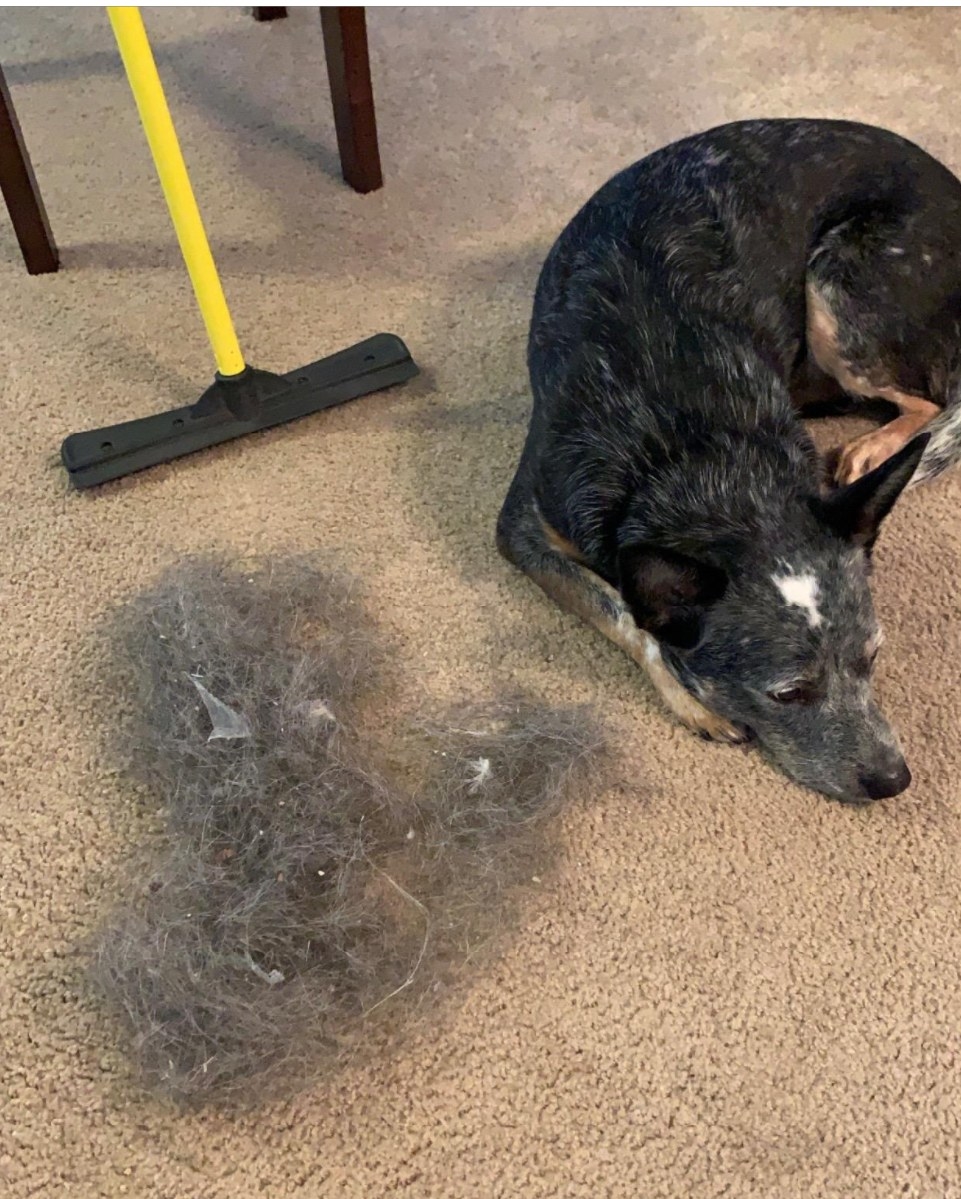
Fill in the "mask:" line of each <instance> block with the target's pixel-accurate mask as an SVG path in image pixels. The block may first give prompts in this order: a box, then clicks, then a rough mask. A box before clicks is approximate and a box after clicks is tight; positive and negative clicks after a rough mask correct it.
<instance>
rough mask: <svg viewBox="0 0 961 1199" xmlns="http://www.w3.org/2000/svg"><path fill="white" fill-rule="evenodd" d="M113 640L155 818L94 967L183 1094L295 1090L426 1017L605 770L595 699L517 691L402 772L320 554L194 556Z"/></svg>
mask: <svg viewBox="0 0 961 1199" xmlns="http://www.w3.org/2000/svg"><path fill="white" fill-rule="evenodd" d="M110 636H111V638H112V640H111V641H109V642H108V644H110V645H112V646H113V647H114V649H115V650H117V651H119V652H118V653H117V655H116V657H115V658H114V662H115V665H116V667H117V682H118V686H119V685H121V683H120V680H121V679H123V680H124V681H123V684H122V685H123V686H124V689H125V690H124V691H123V692H121V693H123V694H126V695H127V696H129V702H128V705H127V707H126V709H125V712H124V714H123V719H122V720H121V721H120V727H119V730H118V732H119V736H117V737H115V738H114V739H113V748H114V750H115V751H117V752H120V753H122V754H123V760H124V763H125V765H126V767H127V770H128V771H129V773H130V774H131V776H132V777H133V778H134V779H136V780H138V781H139V782H140V783H142V784H143V785H144V786H145V787H146V788H148V789H149V793H150V794H151V796H153V797H154V798H155V799H156V801H158V802H159V803H160V804H162V806H163V808H164V810H165V811H166V815H167V830H166V836H165V838H164V844H163V847H162V849H161V851H160V853H159V857H158V860H157V861H156V863H155V865H154V866H153V868H152V870H150V871H149V872H148V873H147V874H146V875H141V877H140V880H139V882H138V883H137V884H136V885H135V886H134V888H132V893H131V894H130V895H129V896H127V897H125V899H124V901H123V902H122V903H121V904H120V905H119V906H118V908H117V909H116V911H115V912H114V913H113V914H112V915H111V916H110V917H109V918H108V920H107V921H106V922H105V923H104V925H103V926H102V928H101V929H100V930H99V932H98V934H97V936H96V938H95V943H94V951H93V959H92V967H91V978H92V981H93V983H94V984H95V986H96V988H97V989H98V990H99V992H100V994H101V995H102V996H103V997H104V998H105V999H106V1000H107V1001H108V1003H109V1005H110V1006H111V1008H112V1009H113V1010H114V1011H116V1012H118V1013H119V1014H120V1015H121V1017H122V1019H123V1021H124V1022H125V1025H126V1028H127V1032H128V1034H129V1036H130V1038H131V1040H132V1046H133V1051H134V1055H135V1057H136V1060H137V1063H138V1065H139V1069H140V1072H141V1074H142V1077H143V1080H144V1083H145V1084H146V1086H147V1087H148V1088H149V1089H151V1090H152V1091H153V1092H154V1093H157V1094H160V1095H163V1096H166V1097H170V1098H172V1099H174V1100H176V1101H178V1102H179V1103H185V1104H193V1103H197V1102H201V1101H212V1100H226V1101H231V1102H234V1103H245V1102H248V1101H250V1100H251V1099H253V1098H257V1099H260V1098H262V1097H263V1096H264V1095H266V1094H268V1093H273V1092H276V1091H284V1092H289V1091H291V1090H293V1089H295V1088H296V1087H298V1086H301V1085H303V1084H305V1083H307V1082H309V1081H310V1080H311V1079H313V1078H315V1077H316V1075H317V1072H318V1070H320V1069H321V1068H322V1067H324V1066H328V1067H329V1066H330V1065H331V1064H332V1063H337V1062H339V1061H341V1060H343V1058H344V1057H345V1056H346V1055H349V1054H353V1053H358V1052H361V1051H362V1050H363V1047H364V1045H365V1044H370V1043H373V1042H374V1040H375V1038H373V1036H372V1034H373V1031H374V1029H375V1028H376V1029H378V1030H379V1031H380V1032H382V1033H384V1034H385V1036H386V1037H387V1039H388V1040H389V1036H390V1034H396V1032H397V1031H398V1030H399V1029H400V1028H401V1027H405V1026H407V1023H408V1022H409V1021H410V1019H411V1018H412V1017H413V1016H414V1014H415V1013H423V1012H425V1011H426V1010H427V1001H428V1000H430V999H431V998H433V997H435V996H436V995H437V994H438V993H439V992H440V991H441V990H442V989H443V987H442V984H443V983H444V982H446V981H447V979H448V976H449V975H450V973H451V972H452V971H454V972H456V971H457V969H458V968H460V967H461V966H462V965H463V963H464V962H465V960H466V959H467V958H468V957H469V956H472V955H474V954H476V951H477V949H478V948H479V947H480V946H482V945H485V944H489V943H490V938H491V934H492V933H493V932H495V931H496V930H497V929H498V928H499V927H500V926H502V925H503V922H504V920H505V918H506V916H507V914H508V913H509V911H510V910H511V908H512V906H513V901H514V899H515V898H516V896H517V891H518V884H520V883H522V882H524V881H527V880H529V879H530V877H531V876H532V875H533V874H535V873H536V872H537V871H543V870H544V869H546V868H547V866H548V864H549V862H550V860H551V856H552V853H553V851H554V848H555V846H556V843H557V836H556V825H553V826H552V825H550V823H549V820H548V818H549V817H550V816H552V815H554V814H556V813H557V811H558V810H559V808H560V807H561V805H562V803H563V802H564V800H565V798H566V797H567V796H569V795H570V794H571V792H572V788H573V787H574V786H576V784H577V783H579V782H582V781H584V780H585V779H586V778H587V777H588V772H589V771H591V770H594V771H596V769H597V767H598V765H599V751H600V750H601V747H602V737H601V734H600V731H599V729H598V727H597V725H596V723H595V721H594V719H593V717H592V715H591V713H590V712H588V711H584V710H580V709H571V710H565V711H555V710H551V709H545V708H544V707H542V706H540V705H537V704H535V703H532V702H531V701H529V700H527V699H525V698H523V697H520V698H515V699H511V700H509V701H503V702H501V703H498V704H490V705H487V706H483V707H480V708H475V709H473V710H468V709H462V710H459V711H458V712H457V713H456V714H454V717H453V718H452V719H451V720H450V721H448V722H445V723H443V724H435V725H433V726H432V727H430V728H426V729H425V728H421V729H420V730H418V732H419V735H420V743H422V744H423V748H424V749H425V750H428V751H429V752H428V757H429V759H430V763H431V765H430V767H429V768H428V769H427V770H426V771H425V772H423V773H424V774H425V776H426V779H425V781H423V783H422V784H420V785H419V786H418V787H417V788H416V789H415V790H414V793H411V792H410V791H409V790H407V789H405V788H404V787H402V786H400V785H399V784H398V783H397V782H396V781H394V780H393V779H392V778H390V777H388V775H387V773H386V772H385V771H383V770H380V769H378V768H377V767H376V766H375V765H374V764H373V763H375V762H376V761H377V760H378V759H379V758H380V757H382V754H381V753H379V752H378V751H379V749H380V748H381V747H379V746H377V745H372V744H371V743H370V741H369V740H368V739H367V738H366V737H365V736H364V735H363V733H362V731H361V730H362V727H363V723H362V720H361V712H362V708H363V702H364V698H365V696H368V697H369V696H370V695H371V694H372V692H373V688H374V684H375V683H376V681H377V678H378V664H379V662H381V661H382V660H383V647H382V646H381V644H380V643H379V641H378V639H377V638H376V636H375V635H374V634H373V632H372V629H371V625H370V622H369V621H368V620H367V618H366V617H365V615H364V612H363V608H362V606H361V604H360V603H359V601H358V599H357V598H356V593H355V589H354V588H353V587H352V585H351V583H350V582H349V581H348V580H345V579H343V578H342V577H339V576H337V575H336V574H334V573H332V572H330V571H329V570H328V569H326V567H325V566H324V565H323V563H321V562H320V561H319V560H317V559H310V558H294V559H287V560H284V561H272V562H270V563H264V564H256V565H254V566H253V567H250V568H249V569H243V570H241V569H238V568H235V567H234V566H233V565H232V564H230V563H229V562H227V561H225V560H221V559H200V560H196V561H193V562H189V563H187V564H186V565H184V566H181V567H180V568H178V569H177V570H175V571H173V572H170V573H169V574H168V575H167V576H166V577H165V578H164V579H163V580H162V581H161V582H160V584H159V585H158V586H157V587H156V588H154V589H153V590H152V591H151V592H150V593H149V594H147V595H144V596H142V597H139V598H138V599H137V600H135V601H134V602H133V603H131V604H129V605H127V606H125V607H124V608H123V609H122V610H121V611H120V612H119V613H117V614H116V615H115V616H114V618H113V620H112V622H111V626H110ZM383 1041H384V1038H383V1037H382V1038H380V1040H379V1041H378V1042H377V1043H382V1042H383ZM252 1082H255V1085H253V1086H252V1085H251V1084H252Z"/></svg>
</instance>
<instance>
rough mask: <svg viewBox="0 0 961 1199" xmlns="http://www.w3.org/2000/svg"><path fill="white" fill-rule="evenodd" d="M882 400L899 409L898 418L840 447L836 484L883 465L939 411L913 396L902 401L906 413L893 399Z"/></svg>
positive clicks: (859, 476)
mask: <svg viewBox="0 0 961 1199" xmlns="http://www.w3.org/2000/svg"><path fill="white" fill-rule="evenodd" d="M883 398H884V399H890V400H891V402H892V403H895V404H898V407H899V408H902V411H901V415H900V416H896V417H895V418H894V420H892V421H888V423H887V424H886V425H882V426H881V428H880V429H872V430H871V432H870V433H864V434H863V435H862V436H861V437H855V438H854V440H853V441H849V442H848V443H847V445H845V446H842V447H841V451H840V454H839V456H838V464H837V468H836V469H835V472H834V477H835V479H836V480H837V481H838V483H853V482H855V480H857V479H860V478H861V476H862V475H866V474H868V473H869V472H870V471H872V470H874V469H875V468H876V467H878V466H880V465H881V463H882V462H886V461H887V460H888V458H890V457H891V455H892V454H896V453H897V452H898V450H900V449H902V448H903V447H904V446H906V445H907V444H908V442H909V441H910V440H911V438H912V437H915V436H916V435H917V434H918V433H920V432H921V430H922V429H923V428H924V426H925V425H926V424H928V422H929V421H931V420H933V419H934V418H935V417H936V416H937V415H938V413H939V412H940V411H941V408H940V407H939V406H938V405H937V404H932V403H931V401H930V400H919V399H918V398H917V397H916V396H906V397H904V398H905V399H906V400H908V401H910V407H909V409H908V410H907V411H905V409H904V408H903V407H902V405H901V404H900V403H899V402H898V400H896V399H894V398H893V396H890V395H886V396H884V397H883Z"/></svg>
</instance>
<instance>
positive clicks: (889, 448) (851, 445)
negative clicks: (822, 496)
mask: <svg viewBox="0 0 961 1199" xmlns="http://www.w3.org/2000/svg"><path fill="white" fill-rule="evenodd" d="M894 424H895V422H894V421H892V422H891V424H890V425H886V426H884V427H882V428H880V429H875V430H873V431H872V432H871V433H865V434H864V436H863V437H856V438H855V439H854V440H853V441H849V442H848V444H847V445H844V446H841V448H840V449H839V450H838V452H837V459H836V461H835V464H834V481H835V483H837V484H838V486H840V487H844V486H846V485H847V484H849V483H856V482H857V480H858V479H860V478H862V476H864V475H867V474H870V473H871V471H872V470H874V469H875V468H876V467H878V466H880V465H881V463H882V462H886V461H887V460H888V458H890V457H891V456H892V455H893V454H896V453H897V452H898V450H900V449H901V448H902V447H903V446H904V445H905V440H904V438H903V436H901V435H900V433H899V431H898V430H897V429H896V428H893V427H892V426H894Z"/></svg>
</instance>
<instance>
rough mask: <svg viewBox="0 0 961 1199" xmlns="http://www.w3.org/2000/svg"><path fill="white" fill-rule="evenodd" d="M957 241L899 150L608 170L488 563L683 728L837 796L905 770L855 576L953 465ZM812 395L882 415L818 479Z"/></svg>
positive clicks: (570, 269)
mask: <svg viewBox="0 0 961 1199" xmlns="http://www.w3.org/2000/svg"><path fill="white" fill-rule="evenodd" d="M959 250H961V183H959V181H958V180H957V179H956V178H955V177H954V176H953V175H952V174H951V173H950V172H949V171H948V170H946V169H945V168H944V167H943V166H941V165H940V164H939V163H937V162H936V161H935V160H934V159H932V158H931V157H930V156H929V155H927V154H926V153H925V152H924V151H922V150H920V149H919V148H918V147H917V146H915V145H912V144H911V143H910V142H907V141H905V140H904V139H902V138H900V137H897V136H896V135H894V134H892V133H889V132H886V131H884V130H880V129H875V128H871V127H868V126H864V125H859V124H855V123H850V122H842V121H821V120H771V121H745V122H737V123H734V124H730V125H726V126H723V127H721V128H718V129H714V130H711V131H709V132H707V133H703V134H700V135H698V136H694V137H690V138H687V139H685V140H683V141H681V142H678V143H676V144H674V145H671V146H668V147H666V148H665V149H662V150H659V151H657V152H656V153H653V154H651V155H650V156H649V157H647V158H645V159H643V160H642V161H641V162H639V163H636V164H635V165H634V166H631V167H629V168H628V169H626V170H625V171H623V172H621V173H620V174H618V175H617V176H615V177H614V178H613V179H612V180H610V181H609V182H608V183H607V184H606V185H605V186H604V187H602V188H601V189H600V191H598V192H597V193H596V195H595V196H594V197H593V198H592V199H591V200H590V201H589V202H588V203H587V204H586V205H585V206H584V207H583V208H582V209H581V211H580V212H579V213H578V214H577V215H576V216H575V217H574V219H573V220H572V221H571V222H570V224H569V225H568V226H567V228H566V229H565V230H564V231H563V233H562V234H561V236H560V237H559V238H558V240H557V242H556V243H555V245H554V247H553V248H552V250H551V252H550V254H549V256H548V258H547V261H546V263H545V264H544V267H543V270H542V272H541V276H540V280H539V283H538V287H537V293H536V297H535V301H534V311H533V319H532V325H531V330H530V338H529V344H528V364H529V369H530V377H531V383H532V387H533V394H534V407H533V413H532V417H531V423H530V428H529V431H528V435H527V440H526V444H525V446H524V450H523V454H522V456H521V460H520V463H519V465H518V468H517V473H516V475H515V477H514V480H513V482H512V484H511V487H510V491H509V493H508V495H507V499H506V501H505V503H504V506H503V509H502V511H501V514H500V518H499V520H498V527H497V539H498V546H499V548H500V550H501V552H502V553H503V554H504V555H505V557H507V558H508V559H509V560H510V561H511V562H513V563H514V564H515V565H516V566H517V567H519V568H520V569H521V570H523V571H524V572H526V573H527V574H528V575H529V576H530V577H531V578H532V579H533V580H534V581H535V582H536V583H538V584H539V585H540V586H541V587H542V588H543V589H544V591H545V592H547V594H548V595H550V596H551V597H552V598H554V599H555V600H556V601H558V602H559V603H560V604H562V605H563V606H564V607H565V608H567V609H568V610H571V611H573V612H575V613H577V614H578V615H580V616H581V617H582V618H584V619H585V620H587V621H588V622H590V623H591V624H592V625H594V626H595V627H597V628H599V629H600V630H601V631H602V632H604V633H605V634H606V635H607V636H608V637H610V638H611V639H612V640H613V641H615V642H616V643H617V644H618V645H620V646H621V647H622V648H623V649H624V650H626V651H627V653H629V654H630V655H631V656H632V657H633V658H634V659H635V660H636V661H637V662H638V663H639V664H641V665H643V666H644V667H645V669H646V670H647V672H648V673H649V675H650V676H651V678H652V679H653V681H654V684H655V686H656V687H657V689H658V691H659V692H660V694H661V695H662V697H663V698H664V700H665V701H666V703H667V704H668V706H669V707H670V708H671V709H672V710H673V711H674V712H675V713H676V714H677V716H678V717H680V719H681V720H682V721H684V722H685V723H686V724H687V725H689V726H690V727H691V728H693V729H695V730H697V731H699V732H701V733H702V734H704V735H707V736H710V737H713V738H718V739H723V740H730V741H735V740H741V739H744V738H745V737H746V736H748V735H750V734H751V733H753V734H755V735H756V736H757V738H758V739H759V741H760V743H761V744H762V746H764V747H765V748H766V749H767V751H768V752H769V753H770V754H771V756H772V757H773V758H774V759H775V760H776V761H777V762H778V763H779V764H780V766H781V767H782V768H783V769H784V770H785V771H786V772H787V773H789V774H790V775H791V776H793V777H794V778H795V779H797V780H798V781H799V782H801V783H803V784H805V785H807V786H810V787H812V788H814V789H817V790H819V791H821V792H824V793H825V794H828V795H832V796H835V797H837V798H839V799H843V800H848V801H854V802H859V801H864V800H867V799H877V798H881V797H884V796H892V795H896V794H898V793H899V792H901V791H903V790H904V789H905V788H906V787H907V786H908V784H909V783H910V780H911V775H910V772H909V770H908V767H907V764H906V763H905V760H904V757H903V755H902V752H901V749H900V747H899V745H898V740H897V738H896V736H895V734H894V733H893V731H892V730H891V728H890V726H889V725H888V723H887V722H886V721H885V719H884V717H883V716H882V715H881V712H880V711H879V710H878V708H877V706H876V704H875V703H874V701H873V699H872V694H871V672H872V666H873V663H874V659H875V655H876V654H877V650H878V647H879V645H880V642H881V632H880V629H879V628H878V625H877V621H876V618H875V615H874V610H873V605H872V602H871V595H870V591H869V587H868V575H869V569H870V554H871V548H872V545H873V544H874V541H875V538H876V536H877V533H878V527H879V525H880V523H881V521H882V520H883V519H884V517H885V516H886V514H887V513H888V512H889V511H890V509H891V507H892V505H893V504H894V502H895V500H896V499H897V497H898V495H899V494H900V493H901V491H902V489H903V488H904V487H905V486H906V485H908V483H909V482H918V481H920V480H922V479H930V478H931V477H933V476H934V475H936V474H937V473H939V472H940V471H941V470H943V469H944V468H945V467H946V466H948V465H950V464H951V463H952V462H953V461H954V460H955V459H957V458H958V457H959V456H961V402H959V386H961V258H959ZM825 381H830V384H831V386H832V387H833V388H834V390H835V391H837V390H838V389H839V388H840V389H841V390H843V392H845V393H847V394H848V395H854V396H858V397H868V398H871V397H873V398H878V397H880V398H881V399H884V400H887V401H889V402H890V403H892V404H894V405H895V406H896V408H897V409H898V415H897V416H896V418H895V419H893V420H892V421H890V422H889V423H888V424H887V425H884V426H882V427H881V428H880V429H878V430H877V431H875V432H872V433H871V434H869V435H868V436H867V437H864V438H860V439H858V440H857V441H854V442H852V443H851V444H850V445H848V446H846V447H845V448H844V450H843V451H842V452H841V455H840V458H839V462H838V466H837V482H836V486H834V487H833V488H831V489H828V488H826V487H825V486H824V485H823V480H822V477H821V476H822V464H821V463H820V462H819V459H818V456H817V454H816V452H815V449H814V446H813V443H812V441H811V440H810V438H809V435H808V433H807V431H806V429H805V427H804V426H803V424H802V423H801V420H800V415H799V413H800V411H801V410H802V407H803V403H804V401H805V399H810V398H811V395H812V394H813V393H812V386H813V387H814V393H816V392H817V391H819V390H823V388H821V387H820V385H821V384H823V383H824V382H825ZM922 430H923V432H922Z"/></svg>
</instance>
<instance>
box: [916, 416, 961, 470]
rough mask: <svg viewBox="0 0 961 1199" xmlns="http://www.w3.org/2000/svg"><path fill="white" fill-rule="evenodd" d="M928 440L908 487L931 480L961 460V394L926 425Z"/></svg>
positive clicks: (925, 431) (925, 434)
mask: <svg viewBox="0 0 961 1199" xmlns="http://www.w3.org/2000/svg"><path fill="white" fill-rule="evenodd" d="M924 436H927V438H928V444H927V445H926V446H925V448H924V453H923V454H922V455H921V460H920V462H918V466H917V470H915V472H914V474H913V475H912V476H911V482H910V483H909V484H908V487H917V486H918V484H919V483H930V482H931V480H932V479H936V478H937V477H938V475H940V474H943V473H944V471H946V470H948V469H949V467H952V466H955V465H957V464H958V463H959V462H961V397H959V399H958V400H955V402H954V403H952V404H950V405H949V406H948V407H947V408H945V410H944V411H943V412H942V413H940V415H938V416H936V417H935V418H934V420H933V421H931V423H930V424H929V425H926V426H925V428H924Z"/></svg>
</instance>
